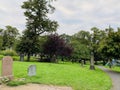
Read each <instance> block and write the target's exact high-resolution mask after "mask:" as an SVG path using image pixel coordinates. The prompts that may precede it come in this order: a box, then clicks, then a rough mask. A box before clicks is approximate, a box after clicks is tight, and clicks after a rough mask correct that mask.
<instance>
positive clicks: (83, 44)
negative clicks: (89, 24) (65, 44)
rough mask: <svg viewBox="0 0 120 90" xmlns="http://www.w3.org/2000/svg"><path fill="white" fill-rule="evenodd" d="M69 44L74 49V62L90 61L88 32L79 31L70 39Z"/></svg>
mask: <svg viewBox="0 0 120 90" xmlns="http://www.w3.org/2000/svg"><path fill="white" fill-rule="evenodd" d="M71 44H72V46H73V47H74V51H73V55H72V57H73V58H74V59H75V61H76V60H77V61H78V60H84V61H85V60H87V59H90V49H89V44H90V32H88V31H83V30H81V31H79V32H78V33H76V34H74V35H73V36H72V39H71Z"/></svg>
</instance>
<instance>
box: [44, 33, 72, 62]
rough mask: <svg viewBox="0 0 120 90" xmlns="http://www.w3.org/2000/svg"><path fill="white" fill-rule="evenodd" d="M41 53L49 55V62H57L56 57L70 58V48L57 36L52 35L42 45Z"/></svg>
mask: <svg viewBox="0 0 120 90" xmlns="http://www.w3.org/2000/svg"><path fill="white" fill-rule="evenodd" d="M43 51H44V53H45V54H47V55H49V57H50V61H51V62H57V60H56V57H57V56H70V55H71V53H72V48H71V47H70V46H69V45H67V43H66V42H65V40H64V39H63V38H61V37H60V36H59V35H58V34H52V35H50V36H48V38H47V41H46V42H45V43H44V45H43Z"/></svg>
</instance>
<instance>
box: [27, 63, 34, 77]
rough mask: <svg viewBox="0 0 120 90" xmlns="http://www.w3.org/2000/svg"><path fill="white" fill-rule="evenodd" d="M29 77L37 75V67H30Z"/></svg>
mask: <svg viewBox="0 0 120 90" xmlns="http://www.w3.org/2000/svg"><path fill="white" fill-rule="evenodd" d="M28 75H29V76H35V75H36V65H30V66H29V67H28Z"/></svg>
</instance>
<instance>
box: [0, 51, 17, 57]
mask: <svg viewBox="0 0 120 90" xmlns="http://www.w3.org/2000/svg"><path fill="white" fill-rule="evenodd" d="M0 55H4V56H8V55H9V56H17V53H16V52H15V51H14V50H4V51H1V52H0Z"/></svg>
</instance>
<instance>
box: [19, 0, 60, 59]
mask: <svg viewBox="0 0 120 90" xmlns="http://www.w3.org/2000/svg"><path fill="white" fill-rule="evenodd" d="M50 2H51V0H49V1H47V0H27V1H25V2H23V5H22V6H21V7H22V8H23V9H25V12H24V15H25V16H26V20H27V22H26V27H27V29H26V31H25V33H24V35H23V37H22V39H21V42H20V43H19V44H18V46H19V47H20V48H21V49H22V50H21V49H18V51H19V52H23V51H24V53H26V54H27V56H28V61H29V60H30V56H31V54H33V53H37V52H38V51H39V35H41V34H42V33H44V32H53V31H56V30H57V27H58V24H57V22H56V21H52V20H50V19H49V18H48V16H47V14H49V13H51V12H54V9H55V8H54V7H53V6H52V5H51V3H50ZM23 45H24V46H23ZM28 45H29V46H30V47H28ZM37 49H38V50H37Z"/></svg>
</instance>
